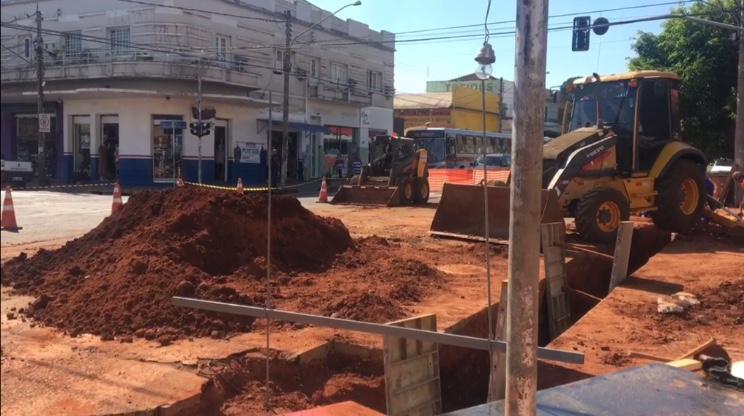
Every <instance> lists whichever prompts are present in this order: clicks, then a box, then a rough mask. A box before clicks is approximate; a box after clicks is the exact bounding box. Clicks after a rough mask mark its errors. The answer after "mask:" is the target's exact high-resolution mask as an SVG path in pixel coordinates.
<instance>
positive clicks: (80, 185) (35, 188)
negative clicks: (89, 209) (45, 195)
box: [13, 182, 115, 191]
mask: <svg viewBox="0 0 744 416" xmlns="http://www.w3.org/2000/svg"><path fill="white" fill-rule="evenodd" d="M114 184H115V182H111V183H108V182H103V183H78V184H66V185H50V186H26V187H22V188H14V189H13V190H14V191H15V190H23V191H39V190H43V189H65V188H98V187H102V186H114Z"/></svg>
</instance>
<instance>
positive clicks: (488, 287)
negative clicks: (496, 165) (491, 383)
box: [481, 77, 493, 368]
mask: <svg viewBox="0 0 744 416" xmlns="http://www.w3.org/2000/svg"><path fill="white" fill-rule="evenodd" d="M489 78H490V77H489ZM481 106H482V107H483V111H482V112H481V113H482V117H483V144H482V145H481V151H482V153H483V211H484V212H485V215H484V216H483V222H484V226H485V229H486V232H485V235H484V239H485V248H486V254H485V255H486V301H487V302H488V309H487V315H488V340H489V341H491V340H493V302H492V300H491V249H490V246H489V243H490V240H489V237H490V236H489V234H490V233H491V229H490V228H489V224H488V217H489V215H488V150H487V146H486V144H487V141H488V133H487V132H486V130H487V126H486V80H485V79H482V80H481ZM489 345H490V344H489ZM488 353H489V355H488V356H489V357H491V363H490V364H491V368H493V351H491V350H489V351H488Z"/></svg>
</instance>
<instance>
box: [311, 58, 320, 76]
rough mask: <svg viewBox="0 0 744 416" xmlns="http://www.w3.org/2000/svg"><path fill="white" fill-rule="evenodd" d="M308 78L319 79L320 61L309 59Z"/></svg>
mask: <svg viewBox="0 0 744 416" xmlns="http://www.w3.org/2000/svg"><path fill="white" fill-rule="evenodd" d="M310 76H311V77H313V78H318V77H320V61H318V59H317V58H312V59H310Z"/></svg>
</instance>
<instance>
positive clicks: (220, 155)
mask: <svg viewBox="0 0 744 416" xmlns="http://www.w3.org/2000/svg"><path fill="white" fill-rule="evenodd" d="M228 143H229V140H228V137H227V120H217V121H215V125H214V179H215V180H217V181H221V182H224V181H226V180H227V145H228Z"/></svg>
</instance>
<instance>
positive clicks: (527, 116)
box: [506, 0, 548, 415]
mask: <svg viewBox="0 0 744 416" xmlns="http://www.w3.org/2000/svg"><path fill="white" fill-rule="evenodd" d="M547 43H548V0H521V1H518V2H517V39H516V57H515V61H516V66H515V71H514V110H515V111H514V120H513V125H514V131H513V133H512V134H513V137H514V140H513V142H512V151H511V152H512V153H511V154H512V174H511V177H512V180H511V207H510V210H509V214H510V224H509V242H510V244H509V302H508V305H507V307H508V309H507V310H508V313H507V335H506V338H507V345H508V346H507V348H506V378H507V384H506V414H507V415H534V414H535V413H536V411H537V410H536V401H535V395H536V394H537V317H538V314H537V309H538V278H539V274H540V216H541V213H542V212H541V209H540V205H541V201H540V199H541V198H540V189H541V185H542V184H541V181H540V178H541V172H542V155H543V131H542V130H543V113H544V111H545V110H544V106H543V102H544V101H545V69H546V60H547Z"/></svg>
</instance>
